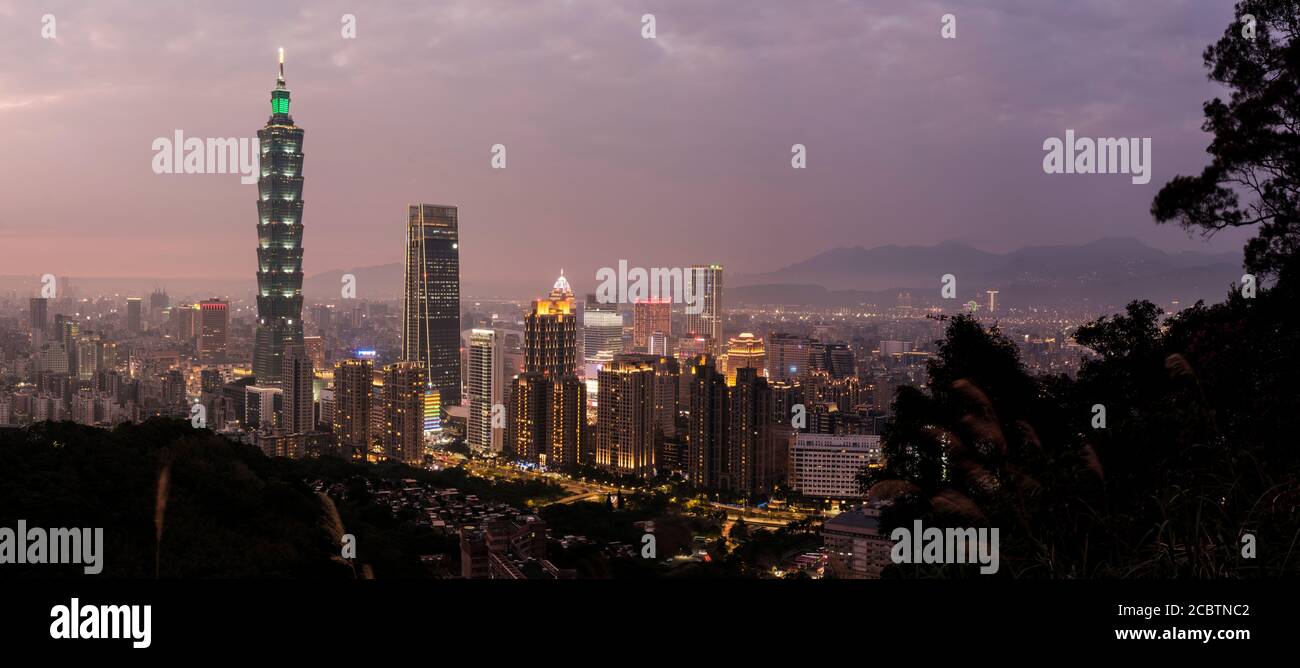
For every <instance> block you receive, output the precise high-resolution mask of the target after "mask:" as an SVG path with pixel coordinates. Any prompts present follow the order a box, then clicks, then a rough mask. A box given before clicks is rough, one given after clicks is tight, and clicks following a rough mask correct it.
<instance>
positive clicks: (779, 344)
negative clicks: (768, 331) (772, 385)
mask: <svg viewBox="0 0 1300 668" xmlns="http://www.w3.org/2000/svg"><path fill="white" fill-rule="evenodd" d="M767 356H768V364H767V373H768V378H770V379H772V380H774V381H795V380H798V378H799V376H801V375H803V374H805V373H808V372H809V371H811V368H810V365H811V361H812V339H810V338H808V337H806V336H796V335H794V334H784V333H775V334H772V335H770V336H768V337H767Z"/></svg>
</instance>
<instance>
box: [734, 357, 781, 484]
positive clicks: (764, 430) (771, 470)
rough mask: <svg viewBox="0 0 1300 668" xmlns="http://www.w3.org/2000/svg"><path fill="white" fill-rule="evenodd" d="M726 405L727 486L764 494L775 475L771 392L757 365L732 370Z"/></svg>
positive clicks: (775, 477)
mask: <svg viewBox="0 0 1300 668" xmlns="http://www.w3.org/2000/svg"><path fill="white" fill-rule="evenodd" d="M730 395H731V396H730V402H729V404H730V405H729V407H728V419H729V425H728V430H727V438H728V445H727V456H728V465H727V470H728V473H729V476H728V477H729V483H730V489H731V491H733V492H736V493H738V494H743V495H745V496H753V495H755V494H767V493H770V492H771V491H772V490H773V488H775V486H776V483H777V482H778V479H779V475H778V474H779V472H778V471H777V469H776V462H777V460H778V458H777V454H776V443H775V441H774V433H773V431H772V429H771V427H772V422H773V420H772V392H771V389H770V388H769V387H768V384H767V379H766V378H763V377H762V375H761V374H760V373H759V369H755V368H752V367H742V368H740V369H737V370H736V382H735V384H733V385H732V387H731V390H730Z"/></svg>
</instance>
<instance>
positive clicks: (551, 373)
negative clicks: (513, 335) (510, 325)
mask: <svg viewBox="0 0 1300 668" xmlns="http://www.w3.org/2000/svg"><path fill="white" fill-rule="evenodd" d="M577 362H578V329H577V312H576V309H575V308H574V301H573V290H572V289H571V288H570V287H569V282H568V280H566V279H565V278H564V274H563V273H561V274H560V278H559V279H558V280H556V281H555V285H554V286H552V288H551V292H550V294H549V295H547V297H546V298H544V299H538V300H535V301H534V302H533V305H532V308H531V309H530V310H529V311H528V313H527V314H525V316H524V373H522V374H520V375H519V376H517V377H516V378H515V380H514V383H513V384H512V386H511V399H510V403H509V407H508V408H509V417H508V422H509V423H510V434H509V439H508V440H509V443H508V447H509V449H510V450H511V451H512V453H513V454H514V455H515V456H516V457H518V458H519V459H523V460H525V461H528V462H532V463H539V464H541V463H545V465H546V466H548V467H552V468H557V467H565V466H572V465H575V464H579V463H585V462H584V461H583V460H584V458H585V456H586V449H585V447H584V443H583V430H584V428H585V426H586V422H587V388H586V386H585V385H584V384H583V383H582V382H581V381H580V380H579V379H578V377H577V375H576V374H577Z"/></svg>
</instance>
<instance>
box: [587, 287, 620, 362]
mask: <svg viewBox="0 0 1300 668" xmlns="http://www.w3.org/2000/svg"><path fill="white" fill-rule="evenodd" d="M621 352H623V315H622V314H621V313H619V312H618V305H617V304H601V303H600V302H598V301H596V295H594V294H591V295H587V302H586V303H585V304H584V305H583V309H582V357H583V361H585V362H590V361H592V360H595V359H597V358H598V357H602V356H601V353H607V354H608V355H609V356H611V357H612V356H613V355H617V354H619V353H621Z"/></svg>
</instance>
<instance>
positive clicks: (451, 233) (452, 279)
mask: <svg viewBox="0 0 1300 668" xmlns="http://www.w3.org/2000/svg"><path fill="white" fill-rule="evenodd" d="M459 230H460V228H459V221H458V218H457V210H456V207H454V206H440V205H436V204H412V205H410V206H409V207H408V210H407V225H406V279H405V286H404V291H405V295H404V298H403V301H402V360H404V361H407V362H421V363H423V364H424V367H425V374H426V376H427V377H428V379H429V383H430V384H431V385H432V387H433V388H434V389H435V390H438V393H439V397H440V398H441V402H442V405H444V406H459V405H460V231H459Z"/></svg>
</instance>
